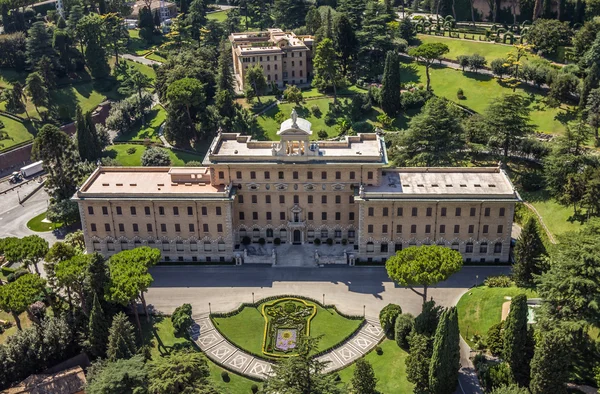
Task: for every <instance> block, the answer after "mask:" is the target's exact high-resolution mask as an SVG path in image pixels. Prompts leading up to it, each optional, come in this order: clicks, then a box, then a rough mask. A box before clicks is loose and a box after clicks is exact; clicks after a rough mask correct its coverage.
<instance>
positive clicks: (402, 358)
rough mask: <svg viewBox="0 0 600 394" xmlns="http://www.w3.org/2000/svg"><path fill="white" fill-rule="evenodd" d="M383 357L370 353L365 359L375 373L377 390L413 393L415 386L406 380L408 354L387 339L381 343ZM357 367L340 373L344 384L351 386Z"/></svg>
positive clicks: (389, 393) (392, 392) (345, 369)
mask: <svg viewBox="0 0 600 394" xmlns="http://www.w3.org/2000/svg"><path fill="white" fill-rule="evenodd" d="M381 349H382V350H383V354H382V355H378V354H377V352H374V351H372V352H370V353H369V354H367V355H366V357H365V359H366V360H367V361H368V362H370V363H371V365H372V366H373V369H374V371H375V377H376V378H377V379H379V381H378V382H377V390H378V391H379V392H380V393H381V394H396V393H412V392H413V385H412V383H410V382H409V381H408V380H406V357H407V356H408V353H406V352H405V351H404V350H402V349H401V348H400V347H398V345H397V344H396V342H395V341H391V340H389V339H386V340H385V341H384V342H382V343H381ZM355 369H356V366H355V365H354V364H352V365H351V366H349V367H347V368H344V369H342V370H341V371H339V372H338V373H339V375H340V377H341V378H342V382H343V383H346V384H349V383H350V380H351V379H352V375H353V373H354V370H355Z"/></svg>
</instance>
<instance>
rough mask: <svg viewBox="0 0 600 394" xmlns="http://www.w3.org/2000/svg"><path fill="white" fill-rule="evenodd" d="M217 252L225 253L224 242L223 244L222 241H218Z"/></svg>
mask: <svg viewBox="0 0 600 394" xmlns="http://www.w3.org/2000/svg"><path fill="white" fill-rule="evenodd" d="M217 246H218V249H219V252H224V251H225V242H223V240H220V241H219V243H218V244H217Z"/></svg>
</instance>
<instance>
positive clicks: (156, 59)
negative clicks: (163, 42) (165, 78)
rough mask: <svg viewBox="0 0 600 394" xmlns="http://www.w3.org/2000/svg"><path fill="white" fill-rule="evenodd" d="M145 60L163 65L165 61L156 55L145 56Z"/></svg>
mask: <svg viewBox="0 0 600 394" xmlns="http://www.w3.org/2000/svg"><path fill="white" fill-rule="evenodd" d="M146 59H150V60H154V61H155V62H160V63H165V62H166V61H167V59H165V58H164V57H162V56H159V55H157V54H156V53H151V54H149V55H147V56H146Z"/></svg>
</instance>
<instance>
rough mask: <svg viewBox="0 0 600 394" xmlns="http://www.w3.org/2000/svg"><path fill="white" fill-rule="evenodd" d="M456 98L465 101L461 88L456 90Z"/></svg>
mask: <svg viewBox="0 0 600 394" xmlns="http://www.w3.org/2000/svg"><path fill="white" fill-rule="evenodd" d="M456 97H457V98H458V99H459V100H464V99H466V97H465V92H463V90H462V88H458V90H457V91H456Z"/></svg>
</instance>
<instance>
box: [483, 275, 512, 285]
mask: <svg viewBox="0 0 600 394" xmlns="http://www.w3.org/2000/svg"><path fill="white" fill-rule="evenodd" d="M512 283H513V282H512V279H511V278H510V276H508V275H497V276H489V277H487V278H485V280H484V281H483V284H484V285H486V286H488V287H511V286H512Z"/></svg>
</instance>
